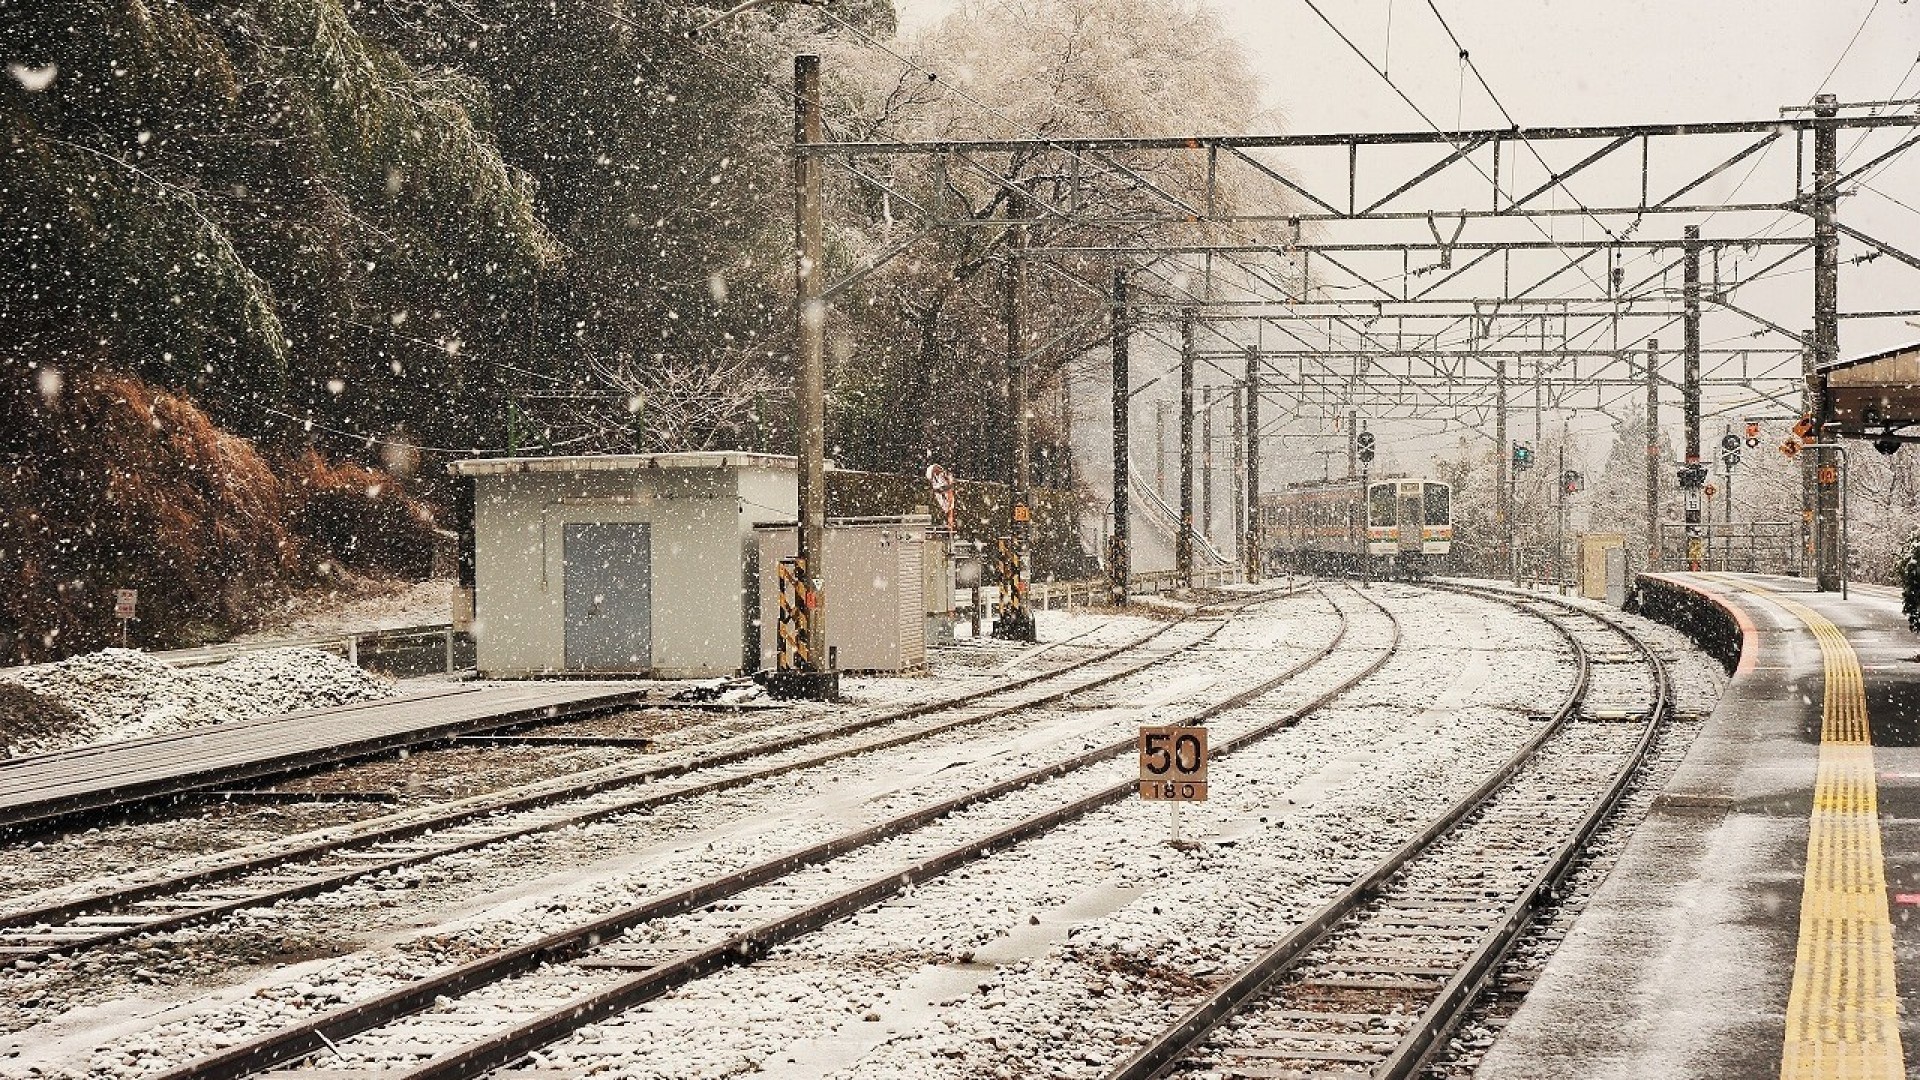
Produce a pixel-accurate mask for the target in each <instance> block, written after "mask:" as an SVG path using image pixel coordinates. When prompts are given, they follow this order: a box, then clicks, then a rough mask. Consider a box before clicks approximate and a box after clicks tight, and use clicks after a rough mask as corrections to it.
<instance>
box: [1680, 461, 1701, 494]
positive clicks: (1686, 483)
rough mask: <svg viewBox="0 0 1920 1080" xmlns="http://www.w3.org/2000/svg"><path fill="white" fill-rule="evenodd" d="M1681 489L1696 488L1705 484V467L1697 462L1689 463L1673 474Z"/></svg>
mask: <svg viewBox="0 0 1920 1080" xmlns="http://www.w3.org/2000/svg"><path fill="white" fill-rule="evenodd" d="M1674 475H1675V476H1676V477H1678V478H1679V479H1680V486H1681V487H1683V488H1690V489H1691V488H1698V487H1700V486H1701V485H1703V484H1705V483H1706V482H1707V467H1706V466H1705V465H1702V464H1700V463H1699V462H1697V461H1689V462H1687V463H1686V464H1685V465H1682V466H1680V468H1679V469H1678V470H1676V471H1675V472H1674Z"/></svg>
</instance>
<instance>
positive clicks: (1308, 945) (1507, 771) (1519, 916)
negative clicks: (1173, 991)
mask: <svg viewBox="0 0 1920 1080" xmlns="http://www.w3.org/2000/svg"><path fill="white" fill-rule="evenodd" d="M1431 587H1440V586H1431ZM1456 591H1463V592H1464V591H1467V590H1465V589H1457V590H1456ZM1474 595H1485V596H1486V597H1487V598H1489V599H1494V600H1497V601H1499V602H1501V603H1505V604H1507V605H1508V606H1511V607H1514V608H1516V609H1518V610H1522V611H1525V610H1526V608H1525V607H1524V606H1523V604H1522V603H1521V601H1522V600H1525V599H1529V598H1526V597H1521V596H1516V595H1514V594H1508V593H1502V592H1500V591H1498V590H1487V591H1486V592H1485V593H1480V592H1478V591H1476V592H1475V593H1474ZM1566 606H1567V607H1568V608H1570V609H1571V610H1575V611H1580V613H1581V614H1586V615H1593V617H1594V618H1595V619H1596V620H1597V621H1601V622H1603V623H1607V624H1608V625H1609V626H1610V628H1612V629H1614V630H1615V631H1616V632H1618V633H1620V634H1621V635H1622V636H1624V637H1627V638H1628V639H1629V640H1630V641H1633V642H1634V644H1635V645H1636V646H1637V647H1639V648H1640V649H1641V650H1642V652H1643V654H1644V655H1646V656H1647V657H1649V658H1650V659H1652V660H1653V661H1654V663H1655V664H1656V671H1657V672H1658V676H1657V678H1658V688H1659V689H1658V694H1657V698H1656V708H1655V710H1653V711H1652V712H1650V714H1649V720H1648V724H1647V730H1646V731H1645V732H1644V733H1643V735H1642V738H1641V741H1640V743H1639V745H1638V747H1637V750H1636V752H1635V754H1634V755H1633V756H1632V758H1631V760H1630V762H1629V763H1628V765H1627V766H1625V767H1623V769H1622V771H1621V773H1620V774H1619V776H1618V777H1616V780H1615V782H1614V784H1613V785H1612V786H1611V787H1610V788H1609V789H1608V793H1607V794H1606V795H1605V796H1604V797H1603V798H1602V799H1601V800H1600V801H1599V802H1598V803H1596V806H1595V808H1594V810H1593V811H1590V813H1589V816H1588V817H1587V818H1586V819H1583V824H1582V826H1581V827H1580V828H1579V829H1578V830H1577V832H1576V837H1577V839H1579V840H1580V841H1581V842H1582V843H1584V840H1585V838H1586V837H1587V836H1589V835H1591V832H1592V829H1593V828H1594V827H1597V824H1598V820H1599V818H1598V817H1595V816H1594V815H1596V814H1599V815H1601V816H1604V811H1606V810H1610V809H1611V807H1612V806H1613V804H1614V802H1615V801H1617V798H1618V795H1619V792H1620V791H1621V790H1623V788H1624V784H1625V779H1626V778H1627V777H1630V776H1631V773H1632V771H1633V770H1634V769H1637V768H1638V766H1639V763H1640V762H1641V761H1642V760H1643V759H1644V757H1645V753H1646V748H1647V747H1648V746H1649V745H1650V743H1651V738H1652V733H1653V731H1654V729H1655V728H1656V727H1657V726H1658V722H1659V717H1660V715H1661V712H1662V711H1663V709H1664V706H1665V702H1666V677H1665V668H1664V666H1661V665H1658V660H1657V657H1654V654H1653V653H1652V650H1650V649H1647V648H1646V647H1645V645H1644V643H1641V642H1640V641H1639V640H1638V639H1637V638H1635V637H1634V636H1633V635H1632V634H1631V633H1629V632H1628V631H1626V630H1625V629H1624V628H1623V627H1620V626H1619V625H1618V624H1617V623H1611V622H1610V621H1608V620H1605V619H1603V618H1601V617H1600V616H1598V615H1595V614H1594V613H1591V612H1586V611H1583V610H1581V609H1578V608H1574V607H1573V606H1572V605H1566ZM1532 614H1535V615H1536V616H1538V617H1539V618H1541V619H1542V620H1543V621H1545V622H1546V623H1547V624H1548V625H1549V626H1551V627H1553V628H1554V630H1555V631H1556V632H1558V633H1559V634H1560V636H1561V637H1562V638H1564V639H1565V640H1566V641H1567V642H1568V644H1569V645H1570V646H1571V647H1572V649H1573V652H1574V657H1575V661H1576V665H1577V667H1576V673H1575V678H1574V685H1573V688H1572V690H1571V691H1570V692H1569V694H1568V696H1567V699H1566V701H1565V702H1564V703H1563V704H1562V705H1561V707H1560V709H1559V710H1558V711H1557V712H1556V713H1555V714H1554V716H1553V717H1551V718H1550V719H1549V721H1548V722H1547V723H1546V724H1544V725H1542V727H1541V730H1540V731H1539V732H1538V733H1537V734H1536V735H1535V736H1534V737H1533V738H1532V739H1529V740H1528V741H1527V743H1526V744H1525V745H1523V746H1521V747H1520V749H1519V750H1517V751H1516V752H1515V753H1514V754H1513V755H1512V756H1511V757H1509V758H1508V759H1507V761H1506V762H1504V763H1503V764H1502V765H1501V766H1500V768H1499V769H1497V770H1495V771H1494V772H1493V773H1492V774H1491V775H1490V776H1488V777H1487V778H1486V780H1484V781H1483V782H1482V783H1481V784H1480V785H1479V786H1477V787H1476V788H1474V790H1473V791H1471V792H1469V793H1468V794H1467V795H1466V796H1465V797H1463V798H1461V799H1460V800H1458V801H1457V802H1456V803H1455V804H1454V805H1453V806H1452V807H1450V808H1449V809H1448V810H1447V812H1446V813H1445V814H1443V815H1441V816H1440V817H1439V818H1437V819H1435V820H1434V821H1433V822H1432V823H1431V824H1429V825H1428V826H1427V828H1425V829H1424V830H1422V831H1421V832H1420V834H1419V835H1417V836H1415V837H1414V838H1413V839H1411V840H1409V841H1407V842H1406V843H1405V844H1403V845H1402V846H1401V847H1399V848H1398V849H1396V850H1395V851H1394V852H1393V853H1392V854H1390V855H1388V856H1387V857H1386V858H1385V859H1383V860H1382V861H1381V862H1380V863H1378V864H1376V865H1375V866H1374V868H1373V869H1372V870H1370V871H1368V872H1367V873H1366V874H1365V875H1363V876H1362V877H1360V878H1359V879H1357V880H1355V881H1354V882H1353V883H1352V884H1351V885H1349V886H1348V887H1347V888H1346V889H1345V890H1343V891H1342V892H1341V893H1340V894H1339V895H1338V896H1336V897H1335V898H1334V899H1333V900H1331V901H1329V902H1328V903H1327V904H1325V905H1323V906H1322V907H1321V908H1320V909H1319V910H1318V911H1317V912H1315V913H1314V914H1313V915H1312V916H1310V917H1309V918H1308V919H1307V920H1306V921H1305V922H1304V923H1302V924H1301V925H1299V926H1298V927H1296V928H1295V929H1294V930H1293V931H1292V932H1290V933H1289V934H1287V935H1286V936H1285V937H1283V938H1282V939H1281V940H1280V941H1278V942H1276V943H1275V944H1274V945H1272V946H1270V947H1269V948H1268V949H1267V950H1266V951H1264V952H1262V953H1261V954H1260V955H1259V956H1258V957H1257V958H1255V959H1254V961H1253V962H1252V963H1250V964H1249V965H1247V966H1246V967H1245V968H1243V969H1242V970H1241V972H1240V973H1239V974H1238V975H1237V976H1235V977H1234V978H1232V979H1231V980H1229V981H1228V982H1226V983H1224V984H1222V985H1221V986H1220V987H1219V988H1217V989H1216V990H1214V991H1213V992H1212V993H1210V994H1209V995H1207V997H1206V998H1205V999H1204V1000H1202V1001H1201V1002H1200V1003H1199V1004H1198V1005H1195V1006H1194V1007H1193V1008H1192V1009H1190V1010H1189V1011H1188V1012H1187V1013H1185V1014H1184V1015H1182V1016H1181V1017H1180V1018H1179V1019H1178V1020H1176V1021H1175V1022H1174V1023H1173V1024H1171V1025H1169V1026H1168V1027H1167V1028H1166V1029H1165V1030H1164V1031H1162V1032H1161V1033H1160V1034H1159V1035H1158V1036H1157V1037H1155V1038H1154V1039H1153V1040H1152V1041H1151V1042H1149V1043H1148V1044H1147V1045H1146V1046H1144V1047H1142V1048H1141V1049H1140V1050H1139V1051H1137V1052H1136V1053H1135V1054H1134V1055H1133V1056H1132V1057H1131V1058H1129V1059H1128V1060H1127V1061H1126V1062H1124V1063H1123V1064H1121V1065H1120V1066H1119V1067H1118V1068H1116V1069H1114V1070H1113V1071H1112V1072H1110V1073H1108V1074H1107V1078H1106V1080H1151V1078H1154V1077H1160V1076H1163V1075H1165V1074H1166V1073H1167V1072H1168V1071H1169V1070H1170V1069H1171V1068H1173V1067H1174V1066H1175V1065H1176V1064H1178V1063H1179V1062H1180V1061H1182V1060H1183V1059H1185V1058H1187V1057H1189V1056H1190V1055H1192V1054H1193V1053H1194V1052H1196V1051H1197V1050H1198V1049H1199V1048H1200V1047H1201V1046H1202V1045H1204V1043H1205V1041H1206V1039H1207V1038H1208V1036H1209V1035H1211V1033H1212V1032H1213V1031H1214V1030H1215V1029H1216V1028H1217V1027H1218V1026H1219V1025H1220V1024H1221V1023H1222V1022H1224V1021H1225V1020H1227V1019H1228V1018H1229V1017H1231V1016H1233V1015H1235V1014H1236V1013H1238V1012H1240V1011H1241V1010H1242V1009H1243V1008H1244V1007H1246V1006H1247V1005H1248V1004H1250V1003H1251V1002H1253V1001H1255V1000H1257V999H1258V997H1259V996H1260V994H1261V992H1262V991H1264V990H1265V989H1266V988H1267V987H1269V986H1271V985H1272V984H1273V983H1274V982H1275V981H1276V980H1278V979H1279V978H1281V977H1282V976H1284V975H1285V974H1286V973H1287V972H1288V971H1290V970H1292V969H1293V968H1294V967H1295V966H1297V964H1298V963H1299V962H1300V960H1301V959H1302V958H1303V957H1305V956H1306V955H1307V953H1309V952H1310V951H1311V950H1313V949H1314V948H1315V947H1317V946H1318V945H1320V944H1321V943H1322V942H1324V941H1326V940H1328V939H1329V937H1330V936H1331V935H1332V933H1333V931H1334V930H1335V928H1337V927H1338V926H1340V925H1341V924H1342V923H1344V922H1346V921H1347V920H1348V919H1350V918H1352V917H1353V916H1355V915H1358V914H1360V913H1362V912H1363V911H1364V910H1365V909H1366V908H1367V906H1368V904H1370V903H1371V902H1372V901H1374V900H1375V899H1376V898H1377V896H1378V895H1379V893H1380V892H1381V891H1382V888H1383V886H1385V885H1386V884H1387V883H1388V882H1389V881H1390V880H1392V879H1393V878H1395V877H1397V876H1398V875H1399V874H1400V872H1401V871H1402V870H1403V869H1405V868H1406V867H1407V866H1408V865H1409V864H1411V863H1412V862H1413V861H1414V860H1416V859H1418V858H1419V857H1421V856H1422V855H1424V854H1426V853H1427V852H1428V851H1430V850H1431V849H1432V848H1433V847H1434V845H1435V844H1436V843H1438V842H1439V841H1440V840H1442V839H1443V838H1445V837H1446V836H1448V835H1449V834H1451V833H1452V832H1453V830H1454V829H1455V828H1456V827H1457V826H1459V825H1460V824H1461V823H1463V822H1464V821H1466V820H1467V819H1468V818H1470V817H1472V816H1473V815H1474V814H1475V813H1477V812H1478V811H1479V810H1481V809H1482V808H1483V807H1484V806H1485V805H1486V804H1487V803H1488V802H1489V801H1490V800H1491V799H1492V798H1493V796H1494V795H1496V794H1497V793H1498V792H1499V791H1500V790H1501V789H1502V788H1504V787H1505V786H1506V785H1507V783H1508V782H1509V781H1510V780H1511V779H1512V778H1513V777H1514V776H1515V775H1517V774H1518V773H1519V772H1520V771H1521V769H1523V768H1524V767H1526V765H1527V764H1528V763H1529V762H1531V761H1533V760H1534V758H1535V756H1536V754H1537V753H1538V752H1539V750H1540V749H1541V748H1542V747H1544V746H1545V745H1546V744H1547V742H1548V741H1549V740H1551V739H1552V738H1553V737H1554V736H1555V735H1556V734H1558V733H1559V732H1560V731H1561V730H1562V729H1563V728H1564V727H1565V726H1566V724H1567V723H1568V721H1569V720H1571V719H1572V718H1573V717H1574V716H1575V715H1576V714H1577V713H1578V711H1579V709H1580V708H1581V705H1582V704H1583V703H1584V701H1585V698H1586V693H1587V688H1588V680H1589V675H1590V664H1589V660H1588V657H1587V652H1586V648H1585V646H1583V645H1581V644H1580V642H1579V640H1578V639H1577V638H1575V637H1574V636H1573V633H1572V631H1570V630H1569V629H1567V627H1566V626H1564V625H1562V624H1561V623H1559V622H1557V621H1555V620H1553V619H1550V618H1547V617H1546V616H1544V615H1539V613H1538V612H1532ZM1577 850H1578V846H1577V845H1571V846H1563V848H1562V849H1561V851H1560V853H1559V855H1558V856H1557V857H1556V859H1555V860H1554V862H1553V863H1552V864H1551V865H1550V866H1549V868H1548V871H1546V872H1544V873H1543V874H1542V875H1541V878H1540V879H1538V880H1536V881H1535V883H1534V885H1533V887H1532V888H1530V889H1528V890H1526V892H1525V893H1524V895H1523V896H1522V898H1521V900H1520V901H1519V902H1517V903H1516V904H1515V905H1514V907H1513V908H1512V909H1510V910H1509V912H1508V913H1507V916H1506V918H1505V919H1503V921H1502V923H1501V924H1500V928H1499V929H1498V930H1497V931H1496V932H1495V934H1494V935H1492V937H1491V939H1490V940H1491V941H1492V942H1493V943H1494V944H1495V945H1496V946H1497V949H1493V950H1490V949H1488V948H1485V947H1483V948H1482V949H1481V950H1479V951H1478V953H1477V957H1478V958H1477V959H1476V960H1475V961H1474V962H1473V963H1472V964H1470V965H1469V968H1468V970H1465V971H1462V972H1460V973H1458V974H1457V975H1456V976H1455V977H1454V978H1453V979H1452V980H1450V981H1449V983H1448V984H1447V985H1446V987H1445V988H1444V989H1443V991H1442V994H1441V1000H1440V1002H1438V1003H1436V1004H1435V1005H1434V1006H1433V1007H1432V1008H1430V1010H1429V1012H1430V1013H1432V1014H1434V1015H1433V1016H1432V1018H1431V1019H1428V1018H1425V1017H1423V1022H1422V1024H1421V1025H1416V1027H1415V1028H1414V1029H1413V1031H1412V1032H1411V1033H1410V1034H1409V1035H1408V1036H1407V1038H1405V1039H1403V1040H1402V1042H1401V1043H1400V1044H1398V1045H1397V1046H1396V1047H1395V1049H1394V1051H1393V1052H1392V1055H1391V1056H1390V1058H1389V1061H1391V1062H1397V1063H1398V1064H1394V1065H1393V1068H1395V1069H1396V1070H1409V1071H1410V1070H1411V1069H1412V1068H1413V1067H1415V1066H1417V1064H1418V1062H1419V1061H1420V1060H1423V1059H1424V1056H1425V1054H1426V1053H1427V1051H1428V1050H1429V1049H1430V1048H1431V1046H1432V1045H1433V1044H1434V1043H1435V1042H1436V1041H1437V1039H1438V1036H1439V1034H1441V1033H1443V1032H1444V1030H1445V1024H1447V1023H1450V1022H1451V1020H1452V1019H1453V1018H1455V1017H1457V1015H1458V1013H1459V1010H1460V1009H1461V1008H1464V1005H1465V1003H1466V1002H1470V1001H1471V1000H1472V999H1473V996H1474V994H1473V993H1470V992H1468V991H1469V990H1470V989H1477V987H1478V986H1479V985H1480V984H1481V983H1482V982H1483V981H1484V978H1485V976H1486V973H1487V972H1488V971H1490V970H1492V967H1493V966H1494V964H1495V961H1497V959H1498V957H1499V956H1500V955H1503V954H1504V951H1505V949H1506V947H1507V945H1508V943H1510V942H1511V941H1512V940H1513V939H1514V937H1515V936H1516V935H1517V934H1518V932H1519V930H1520V929H1522V928H1524V926H1525V924H1526V923H1527V922H1528V921H1529V920H1530V918H1531V913H1532V910H1533V906H1534V904H1535V903H1536V902H1537V900H1538V898H1539V897H1540V896H1541V895H1542V890H1543V889H1544V888H1545V887H1547V886H1548V885H1550V884H1551V883H1554V882H1558V881H1559V880H1560V879H1561V878H1562V877H1563V876H1564V873H1565V870H1566V868H1567V867H1568V866H1570V865H1571V863H1570V861H1569V860H1570V858H1571V853H1575V852H1577ZM1442 1005H1444V1006H1445V1008H1442ZM1423 1032H1424V1034H1423ZM1386 1067H1387V1065H1386V1063H1382V1064H1381V1065H1379V1066H1376V1068H1378V1069H1384V1068H1386ZM1373 1075H1375V1076H1381V1075H1395V1076H1404V1075H1406V1072H1405V1071H1396V1072H1393V1073H1385V1072H1375V1073H1373Z"/></svg>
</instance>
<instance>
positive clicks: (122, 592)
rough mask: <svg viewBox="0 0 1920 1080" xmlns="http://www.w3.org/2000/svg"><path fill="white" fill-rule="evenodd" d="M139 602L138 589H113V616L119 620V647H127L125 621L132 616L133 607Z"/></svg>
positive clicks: (128, 620) (129, 619)
mask: <svg viewBox="0 0 1920 1080" xmlns="http://www.w3.org/2000/svg"><path fill="white" fill-rule="evenodd" d="M139 603H140V590H139V589H115V590H113V617H114V618H116V619H119V620H120V647H121V648H123V649H124V648H126V647H127V623H128V622H130V621H131V620H132V619H133V617H134V614H133V613H134V609H135V608H136V607H137V606H138V605H139Z"/></svg>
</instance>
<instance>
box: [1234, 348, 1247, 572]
mask: <svg viewBox="0 0 1920 1080" xmlns="http://www.w3.org/2000/svg"><path fill="white" fill-rule="evenodd" d="M1244 394H1245V388H1244V387H1239V386H1236V387H1234V388H1233V460H1232V462H1231V463H1230V464H1231V466H1232V469H1233V542H1234V543H1235V544H1239V543H1241V537H1243V536H1245V535H1247V501H1246V497H1247V492H1246V479H1247V475H1246V471H1245V462H1246V458H1247V424H1246V420H1245V419H1244V418H1243V417H1242V415H1241V413H1242V408H1241V399H1242V397H1243V395H1244Z"/></svg>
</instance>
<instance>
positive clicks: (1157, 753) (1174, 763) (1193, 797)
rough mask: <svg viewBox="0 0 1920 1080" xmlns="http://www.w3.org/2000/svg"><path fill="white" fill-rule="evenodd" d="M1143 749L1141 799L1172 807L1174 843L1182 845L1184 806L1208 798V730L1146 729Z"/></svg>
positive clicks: (1143, 733)
mask: <svg viewBox="0 0 1920 1080" xmlns="http://www.w3.org/2000/svg"><path fill="white" fill-rule="evenodd" d="M1139 747H1140V797H1141V798H1142V799H1158V800H1160V801H1162V802H1165V803H1167V804H1168V806H1169V808H1170V815H1171V823H1172V833H1173V843H1175V844H1178V843H1179V842H1180V804H1181V803H1183V802H1205V801H1206V798H1207V729H1206V728H1203V727H1180V726H1178V725H1166V726H1161V727H1142V728H1141V729H1140V741H1139Z"/></svg>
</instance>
